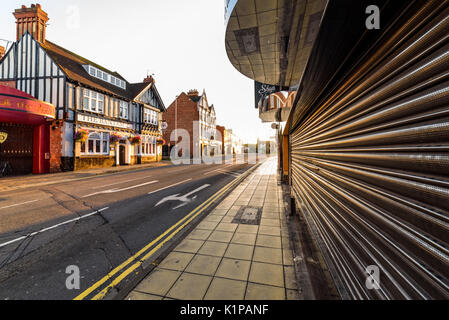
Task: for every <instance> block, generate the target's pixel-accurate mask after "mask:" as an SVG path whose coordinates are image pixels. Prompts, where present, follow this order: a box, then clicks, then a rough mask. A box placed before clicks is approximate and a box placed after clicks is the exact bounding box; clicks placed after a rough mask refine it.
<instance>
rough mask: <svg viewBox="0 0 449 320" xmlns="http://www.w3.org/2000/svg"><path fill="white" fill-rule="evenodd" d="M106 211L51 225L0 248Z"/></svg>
mask: <svg viewBox="0 0 449 320" xmlns="http://www.w3.org/2000/svg"><path fill="white" fill-rule="evenodd" d="M107 209H109V207H105V208H102V209H99V210H97V211H94V212H91V213H88V214H85V215H83V216H80V217H77V218H74V219H70V220H67V221H64V222H61V223H58V224H55V225H53V226H51V227H48V228H44V229H41V230H39V231H35V232H32V233H30V234H27V235H26V236H22V237H19V238H17V239H14V240H11V241H8V242H5V243H2V244H0V248H2V247H5V246H7V245H9V244H11V243H14V242H17V241H20V240H23V239H26V238H29V237H33V236H35V235H37V234H39V233H43V232H46V231H49V230H52V229H55V228H57V227H60V226H63V225H65V224H68V223H71V222H75V221H78V220H82V219H85V218H87V217H90V216H93V215H95V214H98V213H100V212H102V211H105V210H107Z"/></svg>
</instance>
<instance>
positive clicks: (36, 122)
mask: <svg viewBox="0 0 449 320" xmlns="http://www.w3.org/2000/svg"><path fill="white" fill-rule="evenodd" d="M54 119H55V107H54V106H53V105H51V104H49V103H47V102H43V101H39V100H36V99H35V98H34V97H32V96H30V95H29V94H27V93H25V92H22V91H20V90H17V89H14V88H10V87H6V86H2V85H0V166H5V164H9V167H10V168H11V172H10V174H12V175H20V174H28V173H34V174H42V173H48V172H49V170H50V123H51V121H52V120H54Z"/></svg>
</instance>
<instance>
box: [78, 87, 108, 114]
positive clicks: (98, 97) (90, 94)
mask: <svg viewBox="0 0 449 320" xmlns="http://www.w3.org/2000/svg"><path fill="white" fill-rule="evenodd" d="M86 102H87V103H86ZM83 110H87V111H91V112H95V113H100V114H104V94H102V93H98V92H96V91H92V90H89V89H83Z"/></svg>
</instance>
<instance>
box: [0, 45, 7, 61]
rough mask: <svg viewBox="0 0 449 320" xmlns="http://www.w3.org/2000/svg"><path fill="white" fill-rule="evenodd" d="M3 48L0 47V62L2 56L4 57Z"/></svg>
mask: <svg viewBox="0 0 449 320" xmlns="http://www.w3.org/2000/svg"><path fill="white" fill-rule="evenodd" d="M5 52H6V50H5V47H2V46H0V60H2V58H3V56H4V55H5Z"/></svg>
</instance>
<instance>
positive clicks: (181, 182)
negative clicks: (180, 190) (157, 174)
mask: <svg viewBox="0 0 449 320" xmlns="http://www.w3.org/2000/svg"><path fill="white" fill-rule="evenodd" d="M190 180H192V178H189V179H186V180H183V181H180V182H178V183H174V184H171V185H169V186H166V187H163V188H160V189H157V190H154V191H151V192H148V194H153V193H156V192H159V191H162V190H165V189H168V188H171V187H174V186H177V185H179V184H183V183H184V182H187V181H190Z"/></svg>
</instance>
